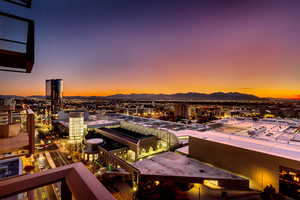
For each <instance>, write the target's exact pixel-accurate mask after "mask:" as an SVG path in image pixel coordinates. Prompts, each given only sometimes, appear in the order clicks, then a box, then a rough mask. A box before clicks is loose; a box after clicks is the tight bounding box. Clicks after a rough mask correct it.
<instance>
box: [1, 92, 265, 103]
mask: <svg viewBox="0 0 300 200" xmlns="http://www.w3.org/2000/svg"><path fill="white" fill-rule="evenodd" d="M0 98H26V97H22V96H15V95H0ZM27 98H28V97H27ZM29 98H45V97H44V96H29ZM64 98H66V99H90V100H92V99H94V100H95V99H97V100H179V101H183V100H186V101H193V100H194V101H197V100H199V101H201V100H204V101H206V100H212V101H218V100H235V101H243V100H252V101H255V100H264V99H265V98H260V97H257V96H255V95H252V94H245V93H238V92H228V93H224V92H215V93H211V94H205V93H196V92H187V93H175V94H115V95H110V96H64Z"/></svg>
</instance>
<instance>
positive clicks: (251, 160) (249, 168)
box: [189, 137, 300, 191]
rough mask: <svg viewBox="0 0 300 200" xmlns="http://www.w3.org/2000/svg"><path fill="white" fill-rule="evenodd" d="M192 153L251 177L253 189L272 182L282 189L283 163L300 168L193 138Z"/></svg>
mask: <svg viewBox="0 0 300 200" xmlns="http://www.w3.org/2000/svg"><path fill="white" fill-rule="evenodd" d="M189 145H190V146H189V155H190V157H192V158H195V159H197V160H199V161H202V162H206V163H210V164H212V165H214V166H216V167H219V168H222V169H225V170H228V171H231V172H234V173H237V174H239V175H242V176H244V177H246V178H249V181H250V188H252V189H257V190H263V189H264V188H265V187H266V186H267V185H268V184H272V185H273V187H275V189H276V190H277V191H278V190H279V166H285V167H289V168H293V169H297V170H300V162H298V161H294V160H290V159H285V158H280V157H276V156H271V155H268V154H264V153H260V152H256V151H250V150H247V149H242V148H238V147H234V146H230V145H226V144H221V143H217V142H212V141H207V140H203V139H199V138H194V137H190V139H189Z"/></svg>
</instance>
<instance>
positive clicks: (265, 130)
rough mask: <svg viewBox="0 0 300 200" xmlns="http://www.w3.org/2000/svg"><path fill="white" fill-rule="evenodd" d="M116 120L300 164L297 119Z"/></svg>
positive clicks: (298, 123)
mask: <svg viewBox="0 0 300 200" xmlns="http://www.w3.org/2000/svg"><path fill="white" fill-rule="evenodd" d="M113 118H114V119H116V120H126V121H129V122H131V123H134V124H138V125H141V126H145V127H151V128H156V129H162V130H166V131H168V132H170V133H172V134H174V135H175V136H176V137H177V138H178V139H179V140H187V138H188V137H190V136H192V137H196V138H200V139H204V140H209V141H214V142H218V143H222V144H227V145H231V146H236V147H239V148H244V149H248V150H252V151H258V152H262V153H266V154H270V155H274V156H278V157H283V158H288V159H292V160H297V161H300V120H296V119H295V120H292V119H289V120H286V119H277V118H269V119H258V120H252V119H247V118H228V119H221V120H216V121H214V122H213V123H210V124H209V125H202V124H192V125H187V124H182V123H175V122H167V121H162V120H156V119H148V118H142V117H134V116H126V115H119V114H115V115H114V116H113Z"/></svg>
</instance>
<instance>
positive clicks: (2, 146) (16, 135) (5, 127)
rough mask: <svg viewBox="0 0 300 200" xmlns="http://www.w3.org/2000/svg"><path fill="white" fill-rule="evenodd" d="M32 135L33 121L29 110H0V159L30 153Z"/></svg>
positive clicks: (32, 147)
mask: <svg viewBox="0 0 300 200" xmlns="http://www.w3.org/2000/svg"><path fill="white" fill-rule="evenodd" d="M34 136H35V121H34V113H33V112H32V111H31V110H27V111H24V113H22V112H21V113H20V112H16V111H11V110H8V111H6V110H0V159H6V158H10V157H16V156H20V155H27V154H32V153H33V152H34ZM12 152H13V153H12ZM20 152H22V153H20Z"/></svg>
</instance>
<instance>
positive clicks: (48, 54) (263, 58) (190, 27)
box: [0, 0, 300, 97]
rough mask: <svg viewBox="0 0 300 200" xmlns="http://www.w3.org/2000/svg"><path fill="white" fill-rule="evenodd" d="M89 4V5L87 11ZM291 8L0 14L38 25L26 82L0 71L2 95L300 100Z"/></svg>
mask: <svg viewBox="0 0 300 200" xmlns="http://www.w3.org/2000/svg"><path fill="white" fill-rule="evenodd" d="M86 2H89V3H86ZM299 9H300V3H299V1H296V0H274V1H272V3H271V1H269V0H266V1H263V0H257V1H256V0H250V1H247V0H244V1H239V0H236V1H231V0H226V1H222V0H218V1H217V0H208V1H192V0H181V1H176V0H145V1H141V0H139V1H129V0H128V1H126V0H89V1H83V0H63V1H61V0H51V1H42V0H33V8H32V9H25V8H19V7H17V6H15V5H9V4H7V3H4V2H0V10H1V11H5V12H9V13H15V14H19V15H21V16H25V17H29V18H33V19H34V20H35V21H36V62H35V66H34V69H33V72H32V73H31V74H18V73H9V72H0V94H17V95H43V94H44V87H45V83H44V81H45V79H48V78H63V79H64V85H65V92H64V93H65V95H99V96H101V95H110V94H115V93H176V92H187V91H193V92H208V93H209V92H216V91H224V92H229V91H236V92H244V93H251V94H255V95H258V96H262V97H269V96H272V97H296V96H297V95H299V94H300V90H299V89H300V78H299V77H300V57H299V53H300V44H299V43H300V41H299V35H300V34H299V33H300V25H299V21H300V14H299Z"/></svg>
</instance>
